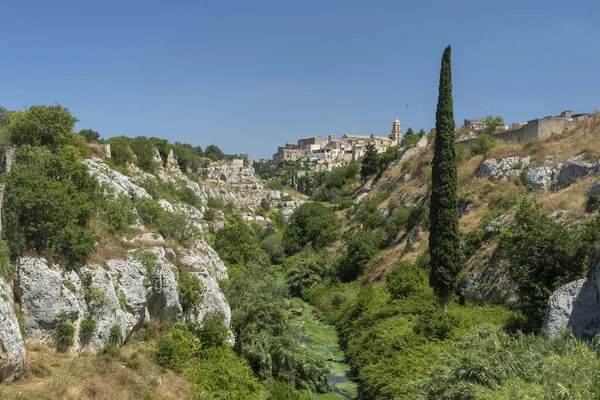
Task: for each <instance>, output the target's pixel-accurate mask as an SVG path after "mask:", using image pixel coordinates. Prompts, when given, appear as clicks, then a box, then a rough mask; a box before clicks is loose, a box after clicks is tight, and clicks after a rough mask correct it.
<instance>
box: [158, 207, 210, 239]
mask: <svg viewBox="0 0 600 400" xmlns="http://www.w3.org/2000/svg"><path fill="white" fill-rule="evenodd" d="M158 232H159V233H160V234H161V235H163V236H164V237H165V239H174V240H176V241H178V242H179V243H181V244H184V245H185V244H190V243H192V242H193V241H194V240H195V239H197V238H198V237H199V236H200V230H199V229H198V228H197V227H196V226H195V225H194V224H193V222H192V221H190V219H189V218H188V216H187V215H185V214H184V213H180V212H173V213H169V212H164V214H163V215H162V218H161V219H160V220H159V226H158Z"/></svg>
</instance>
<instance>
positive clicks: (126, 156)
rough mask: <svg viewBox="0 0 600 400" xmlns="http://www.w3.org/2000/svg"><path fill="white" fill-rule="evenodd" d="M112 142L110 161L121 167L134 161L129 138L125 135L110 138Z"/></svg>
mask: <svg viewBox="0 0 600 400" xmlns="http://www.w3.org/2000/svg"><path fill="white" fill-rule="evenodd" d="M108 144H110V162H111V163H114V164H115V165H117V166H119V167H124V166H127V165H128V164H130V163H132V162H133V153H132V152H131V150H130V149H129V138H126V137H124V136H119V137H113V138H110V139H108Z"/></svg>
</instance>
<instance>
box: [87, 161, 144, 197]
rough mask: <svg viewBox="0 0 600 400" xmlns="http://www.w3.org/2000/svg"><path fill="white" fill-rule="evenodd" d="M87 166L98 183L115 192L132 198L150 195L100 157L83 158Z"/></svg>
mask: <svg viewBox="0 0 600 400" xmlns="http://www.w3.org/2000/svg"><path fill="white" fill-rule="evenodd" d="M83 163H84V164H85V165H87V166H88V169H89V172H90V174H91V175H92V176H94V177H95V178H96V179H97V180H98V182H100V184H105V185H106V186H107V187H109V188H111V189H112V190H113V191H114V192H115V194H124V195H126V196H129V197H131V198H132V199H134V200H136V199H140V198H142V197H150V195H149V194H148V192H146V189H144V188H142V187H140V186H138V185H136V184H135V183H133V182H132V181H131V179H130V178H129V177H128V176H126V175H123V174H122V173H120V172H118V171H115V170H114V169H112V168H110V167H109V166H108V165H106V164H105V163H104V161H102V160H101V159H100V158H92V159H86V160H83Z"/></svg>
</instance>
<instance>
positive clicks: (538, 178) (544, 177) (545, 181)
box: [524, 163, 561, 190]
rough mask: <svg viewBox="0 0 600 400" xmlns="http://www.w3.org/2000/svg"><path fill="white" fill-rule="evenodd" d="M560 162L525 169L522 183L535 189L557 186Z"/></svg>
mask: <svg viewBox="0 0 600 400" xmlns="http://www.w3.org/2000/svg"><path fill="white" fill-rule="evenodd" d="M560 168H561V164H552V163H546V164H545V165H543V166H541V167H537V168H536V167H531V168H529V169H528V170H527V173H526V174H525V177H524V183H525V184H526V185H528V186H531V188H533V189H535V190H550V189H553V188H554V187H556V186H557V184H558V176H559V173H560Z"/></svg>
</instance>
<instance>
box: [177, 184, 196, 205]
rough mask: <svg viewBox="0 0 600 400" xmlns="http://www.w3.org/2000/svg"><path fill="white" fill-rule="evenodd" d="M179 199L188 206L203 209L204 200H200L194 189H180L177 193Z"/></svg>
mask: <svg viewBox="0 0 600 400" xmlns="http://www.w3.org/2000/svg"><path fill="white" fill-rule="evenodd" d="M176 194H177V197H179V200H181V201H183V202H184V203H186V204H189V205H190V206H193V207H196V208H198V209H199V208H201V207H202V200H200V197H198V195H197V194H196V192H194V190H193V189H191V188H189V187H187V186H184V187H182V188H181V189H178V190H177V192H176Z"/></svg>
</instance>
